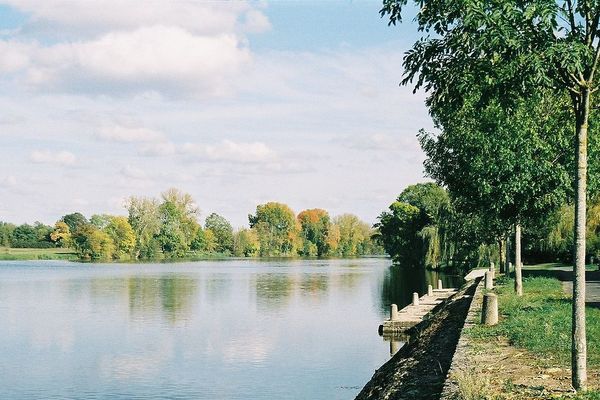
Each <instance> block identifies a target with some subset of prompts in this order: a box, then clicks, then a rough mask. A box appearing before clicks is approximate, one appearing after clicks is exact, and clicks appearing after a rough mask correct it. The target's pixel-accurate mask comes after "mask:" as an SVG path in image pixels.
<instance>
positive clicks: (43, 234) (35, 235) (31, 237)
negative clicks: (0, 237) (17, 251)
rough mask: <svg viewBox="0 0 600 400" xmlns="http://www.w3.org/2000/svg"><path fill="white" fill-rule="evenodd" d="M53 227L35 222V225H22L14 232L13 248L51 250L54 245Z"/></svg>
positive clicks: (11, 239)
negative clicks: (52, 238)
mask: <svg viewBox="0 0 600 400" xmlns="http://www.w3.org/2000/svg"><path fill="white" fill-rule="evenodd" d="M51 232H52V227H50V226H47V225H44V224H42V223H41V222H35V223H34V225H29V224H22V225H19V226H17V227H15V229H13V231H12V235H11V238H10V243H11V246H12V247H19V248H26V247H32V248H49V247H53V246H54V244H53V243H52V242H51V240H50V233H51Z"/></svg>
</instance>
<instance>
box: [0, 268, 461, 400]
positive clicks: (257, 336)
mask: <svg viewBox="0 0 600 400" xmlns="http://www.w3.org/2000/svg"><path fill="white" fill-rule="evenodd" d="M438 278H440V279H443V280H444V282H445V285H456V284H459V283H460V280H459V279H458V277H453V276H444V275H439V274H437V273H433V272H415V271H414V270H410V269H401V268H397V267H390V261H389V260H387V259H377V258H371V259H369V258H365V259H352V260H308V261H307V260H289V261H260V260H227V261H201V262H181V263H172V264H166V263H157V264H81V263H72V262H60V261H0V324H1V326H2V329H1V330H0V356H1V362H0V399H11V400H21V399H45V400H52V399H84V400H87V399H182V400H183V399H211V400H212V399H240V400H241V399H244V400H247V399H352V398H354V396H355V395H356V394H357V393H358V392H359V391H360V389H361V387H362V385H364V384H365V383H366V382H367V381H368V380H369V378H370V377H371V376H372V375H373V372H374V371H375V369H376V368H378V367H379V366H380V365H381V364H383V363H384V362H385V361H386V360H387V359H389V356H390V354H389V345H388V344H387V343H386V342H384V340H383V339H382V338H380V337H379V336H378V335H377V327H378V325H379V324H380V323H381V321H382V319H384V318H386V317H387V314H388V308H389V304H390V303H391V302H395V303H398V304H399V306H402V305H405V304H407V303H408V302H409V301H410V298H411V293H412V292H413V291H415V290H417V291H419V292H420V293H423V292H424V291H425V290H426V285H427V283H428V282H437V279H438Z"/></svg>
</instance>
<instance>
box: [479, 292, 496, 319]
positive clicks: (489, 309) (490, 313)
mask: <svg viewBox="0 0 600 400" xmlns="http://www.w3.org/2000/svg"><path fill="white" fill-rule="evenodd" d="M481 323H482V324H484V325H496V324H497V323H498V296H496V295H495V294H494V293H486V294H485V295H483V307H482V308H481Z"/></svg>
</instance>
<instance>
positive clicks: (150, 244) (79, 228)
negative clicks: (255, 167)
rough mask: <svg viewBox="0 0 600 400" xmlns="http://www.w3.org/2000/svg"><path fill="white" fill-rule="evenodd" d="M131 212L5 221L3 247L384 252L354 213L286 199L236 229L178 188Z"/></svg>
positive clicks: (155, 253) (134, 253)
mask: <svg viewBox="0 0 600 400" xmlns="http://www.w3.org/2000/svg"><path fill="white" fill-rule="evenodd" d="M126 209H127V212H128V215H127V216H115V215H107V214H101V215H92V216H91V217H90V218H89V219H88V218H86V217H85V216H84V215H83V214H81V213H79V212H75V213H71V214H67V215H64V216H63V217H62V218H60V219H59V220H58V221H57V222H56V224H55V225H54V227H51V226H47V225H44V224H41V223H37V222H36V223H35V224H34V225H33V226H31V225H27V224H23V225H20V226H15V225H12V224H9V223H4V222H0V245H1V246H4V247H65V248H73V249H74V250H75V251H76V252H77V253H78V254H79V257H80V258H81V259H88V260H111V259H112V260H136V259H156V258H163V257H167V258H178V257H194V256H210V255H219V256H235V257H290V256H305V257H352V256H361V255H368V254H382V253H383V248H382V247H381V246H380V245H379V242H378V241H376V240H374V239H373V238H372V236H373V234H374V230H373V228H372V227H371V226H370V225H369V224H367V223H365V222H363V221H361V220H360V219H359V218H358V217H356V216H355V215H352V214H343V215H340V216H337V217H335V218H331V217H330V216H329V213H328V212H327V211H325V210H322V209H310V210H304V211H302V212H300V213H299V214H298V215H296V214H295V213H294V212H293V211H292V210H291V209H290V207H288V206H287V205H285V204H282V203H276V202H270V203H266V204H261V205H258V206H257V207H256V212H255V214H251V215H249V216H248V220H249V223H250V228H241V229H238V230H234V229H233V227H232V225H231V223H230V222H229V221H228V220H227V219H226V218H224V217H223V216H221V215H218V214H216V213H211V214H210V215H208V216H207V217H206V218H205V221H204V225H203V226H202V225H201V224H200V223H199V216H200V212H199V209H198V206H197V205H196V203H195V202H194V200H193V198H192V197H191V196H190V195H189V194H187V193H183V192H181V191H179V190H177V189H170V190H168V191H166V192H164V193H162V194H161V196H160V199H157V198H148V197H131V198H129V199H128V200H127V202H126Z"/></svg>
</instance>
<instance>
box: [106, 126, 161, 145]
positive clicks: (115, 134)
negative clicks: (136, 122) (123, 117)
mask: <svg viewBox="0 0 600 400" xmlns="http://www.w3.org/2000/svg"><path fill="white" fill-rule="evenodd" d="M96 136H97V137H98V138H100V139H103V140H108V141H113V142H125V143H132V142H154V141H158V140H161V139H162V138H163V134H162V133H161V132H158V131H155V130H152V129H148V128H140V127H125V126H121V125H114V126H110V127H102V128H100V129H98V131H97V132H96Z"/></svg>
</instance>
